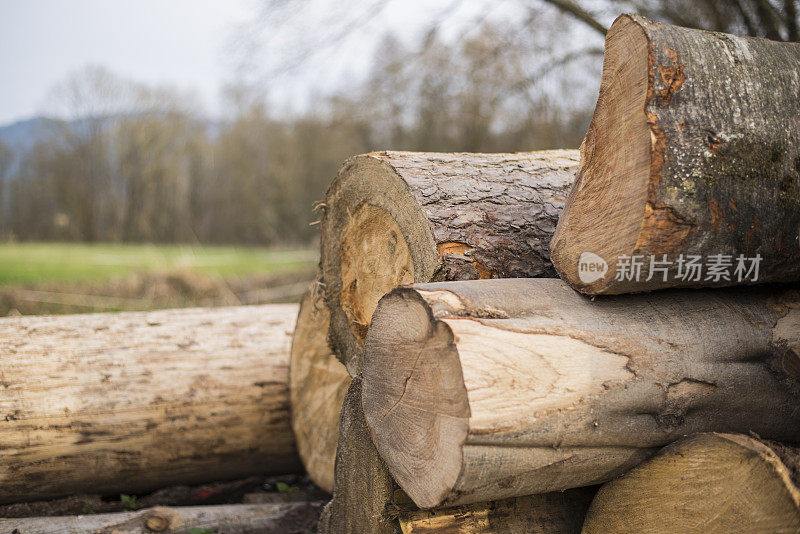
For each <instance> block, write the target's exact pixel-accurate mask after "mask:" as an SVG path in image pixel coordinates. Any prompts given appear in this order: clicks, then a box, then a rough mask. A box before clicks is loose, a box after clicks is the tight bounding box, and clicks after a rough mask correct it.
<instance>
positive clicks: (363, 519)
mask: <svg viewBox="0 0 800 534" xmlns="http://www.w3.org/2000/svg"><path fill="white" fill-rule="evenodd" d="M361 394H362V384H361V378H360V377H358V378H355V379H353V381H352V383H351V385H350V388H349V390H348V392H347V395H346V397H345V401H344V406H343V408H342V420H341V422H342V427H341V433H340V438H339V448H338V451H337V457H336V487H335V489H334V493H333V500H332V501H331V502H330V503H329V504H328V505H327V506H326V507H325V510H324V511H323V513H322V517H321V518H320V528H319V533H320V534H339V533H340V532H358V533H359V534H422V533H430V534H433V533H442V534H444V533H446V532H475V533H479V532H487V533H489V532H492V533H494V534H513V533H517V532H538V533H541V534H572V533H575V534H577V533H578V532H580V530H581V525H582V524H583V518H584V515H585V514H586V510H587V508H588V507H589V503H590V502H591V500H592V497H593V496H594V494H595V492H596V491H597V488H580V489H576V490H568V491H565V492H554V493H547V494H543V495H530V496H524V497H518V498H513V499H505V500H501V501H496V502H484V503H478V504H473V505H469V506H459V507H452V508H440V509H435V510H419V509H418V508H417V507H416V506H415V505H414V503H412V502H411V500H410V499H409V498H408V496H407V495H406V494H405V493H404V492H403V490H402V489H400V487H399V486H398V485H397V483H396V482H395V481H394V480H393V479H392V477H391V475H390V474H389V472H388V470H387V469H386V466H385V465H384V463H383V461H382V460H381V458H380V456H379V455H378V451H377V450H376V449H375V445H374V444H373V443H372V438H371V437H370V434H369V430H368V429H367V424H366V421H365V419H364V412H363V409H362V407H361Z"/></svg>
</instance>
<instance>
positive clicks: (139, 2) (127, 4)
mask: <svg viewBox="0 0 800 534" xmlns="http://www.w3.org/2000/svg"><path fill="white" fill-rule="evenodd" d="M292 1H293V2H296V1H297V0H292ZM305 1H306V2H307V3H308V4H310V8H308V5H307V9H306V13H292V12H291V11H289V12H287V13H283V14H281V17H283V19H276V20H272V21H271V22H269V21H268V23H267V24H266V25H265V26H264V27H263V30H262V31H261V32H260V33H259V34H257V35H256V36H255V37H256V40H257V41H259V42H263V43H264V47H265V48H264V49H261V50H259V51H258V53H257V54H256V53H254V55H253V56H252V61H251V62H250V64H249V65H246V66H245V69H244V71H247V70H248V69H249V70H250V71H252V70H258V71H259V72H261V73H269V72H276V71H280V70H281V68H282V66H285V65H286V64H287V61H288V62H289V64H291V62H292V61H294V60H295V59H296V57H297V54H302V52H303V50H304V49H313V48H314V47H315V46H316V47H317V48H321V49H324V48H325V47H324V46H319V45H322V44H324V43H326V42H330V41H332V40H336V35H337V32H340V31H342V29H343V28H347V27H348V26H347V24H349V23H352V24H353V25H355V26H356V27H357V28H356V29H354V30H353V31H351V32H349V33H351V34H352V36H350V37H348V38H347V39H346V40H338V41H337V42H339V44H338V45H337V47H336V49H335V50H328V51H324V50H323V52H322V53H319V54H313V56H312V57H311V58H310V59H308V60H307V61H306V63H307V65H306V68H305V69H302V71H300V72H297V71H295V70H293V69H289V72H284V73H283V74H281V76H279V77H278V76H275V77H274V78H277V79H272V80H267V79H264V78H261V79H262V80H263V83H264V84H265V85H271V86H272V87H271V89H272V92H273V93H274V95H273V96H274V97H275V98H277V99H278V100H279V101H281V100H284V101H286V102H288V103H289V104H296V103H297V102H296V101H297V99H298V98H300V99H302V98H303V97H304V95H308V94H309V93H313V92H315V91H316V92H320V91H321V90H322V89H324V87H326V86H334V85H337V84H341V83H342V82H343V81H345V80H346V79H347V78H348V77H351V76H359V75H361V74H363V73H364V71H365V70H366V67H367V66H368V64H369V62H370V60H371V57H372V51H373V50H374V46H375V44H376V43H377V42H378V41H379V39H380V37H381V36H382V35H383V34H384V33H385V32H386V31H387V30H391V31H394V32H395V33H397V34H399V35H400V37H401V38H407V39H409V40H411V39H412V38H413V37H414V36H415V35H418V34H419V33H420V32H422V31H424V30H425V29H426V28H427V27H428V26H429V25H430V24H431V23H432V22H433V21H436V20H437V17H445V16H446V17H445V18H446V19H447V23H446V24H445V25H444V27H443V29H444V30H445V31H447V29H448V25H449V26H450V28H451V30H452V28H456V27H458V26H459V25H461V27H463V26H464V24H465V22H466V21H470V20H474V17H475V16H476V15H477V14H480V13H481V12H485V11H498V10H499V11H503V10H504V9H505V10H508V9H513V4H514V2H513V1H510V0H505V1H503V0H500V1H498V2H496V3H495V4H493V5H492V7H491V8H490V9H487V7H486V4H484V3H483V0H384V1H383V2H379V1H375V0H358V1H348V0H305ZM301 4H302V3H301ZM315 4H316V5H315ZM257 5H258V2H257V0H225V1H222V0H216V1H214V0H136V1H129V0H0V50H2V52H0V72H2V75H1V76H0V79H1V80H2V82H1V83H0V124H6V123H9V122H12V121H16V120H20V119H25V118H29V117H31V116H34V115H37V114H41V113H46V112H47V104H48V102H47V94H48V92H49V90H50V89H51V88H52V87H53V86H54V85H55V84H57V83H58V82H59V81H61V80H63V79H65V77H66V76H68V75H69V74H70V73H71V72H75V71H76V70H78V69H80V68H81V67H84V66H86V65H100V66H103V67H106V68H107V69H109V70H110V71H112V72H114V73H115V74H118V75H120V76H124V77H126V78H130V79H134V80H137V81H141V82H146V83H149V84H166V85H170V86H174V87H176V88H178V89H181V90H190V91H193V92H194V93H195V94H196V95H197V98H198V99H199V101H200V103H201V104H202V105H203V106H204V108H205V109H206V111H207V112H208V114H209V115H212V116H214V115H217V114H218V113H219V112H220V98H219V96H220V89H221V87H222V85H223V84H224V83H226V82H229V81H232V80H234V79H235V78H236V76H237V75H238V76H241V75H242V73H243V69H242V66H241V59H242V57H243V54H242V51H241V50H242V49H241V47H240V46H238V45H237V44H236V43H238V42H239V41H237V36H241V28H242V25H243V24H245V23H247V22H248V21H252V20H253V19H254V17H255V15H256V14H257ZM289 5H300V4H291V3H290V4H289ZM337 9H338V10H339V12H337ZM293 16H294V17H295V18H296V19H297V20H296V21H295V23H291V24H287V23H286V22H287V20H288V21H289V22H291V20H290V19H291V17H293ZM348 21H349V22H348ZM275 25H280V26H281V27H282V28H283V29H282V30H281V31H278V30H275V29H274V28H273V27H272V26H275ZM326 26H327V28H326ZM237 67H238V69H237ZM284 70H285V69H284ZM244 74H245V75H248V74H250V75H252V74H253V72H244Z"/></svg>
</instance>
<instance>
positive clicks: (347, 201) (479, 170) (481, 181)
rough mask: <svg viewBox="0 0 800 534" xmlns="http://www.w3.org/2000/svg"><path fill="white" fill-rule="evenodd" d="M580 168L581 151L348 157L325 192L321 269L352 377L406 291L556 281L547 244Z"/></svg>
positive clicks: (333, 333) (337, 346)
mask: <svg viewBox="0 0 800 534" xmlns="http://www.w3.org/2000/svg"><path fill="white" fill-rule="evenodd" d="M577 165H578V154H577V151H574V150H554V151H547V152H530V153H525V154H431V153H415V152H374V153H371V154H366V155H362V156H357V157H354V158H351V159H349V160H347V161H346V162H345V163H344V165H343V166H342V168H341V170H340V171H339V173H338V175H337V176H336V178H335V179H334V180H333V182H332V183H331V185H330V188H329V189H328V193H327V195H326V200H325V215H324V217H323V220H322V252H321V254H322V259H321V265H322V275H323V279H324V281H325V300H326V303H327V305H328V308H329V309H330V312H331V328H330V339H331V346H332V347H333V349H334V352H335V353H336V354H337V356H339V358H341V359H342V361H343V362H344V363H345V364H346V365H347V369H348V371H349V372H350V374H351V375H352V376H355V375H356V374H358V372H359V370H360V369H361V361H362V359H363V353H364V347H363V345H364V336H365V334H366V331H367V327H368V326H369V321H370V318H371V317H372V312H373V311H374V310H375V306H376V305H377V303H378V300H379V299H380V298H381V297H382V296H383V295H384V294H386V293H387V292H389V291H390V290H392V289H393V288H395V287H396V286H397V285H399V284H404V283H412V282H430V281H434V280H471V279H477V278H510V277H533V276H552V275H554V274H555V271H554V270H553V267H552V265H551V264H550V259H549V250H548V244H549V242H550V238H551V237H552V234H553V231H554V229H555V226H556V222H557V218H558V215H559V213H560V212H561V209H562V206H563V205H564V202H565V200H566V196H567V193H568V189H569V187H570V186H571V185H572V181H573V179H574V175H575V171H576V170H577Z"/></svg>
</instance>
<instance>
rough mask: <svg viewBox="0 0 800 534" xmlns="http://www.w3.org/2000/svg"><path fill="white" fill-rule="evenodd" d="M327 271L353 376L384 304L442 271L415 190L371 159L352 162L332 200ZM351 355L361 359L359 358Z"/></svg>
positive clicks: (337, 333) (335, 336)
mask: <svg viewBox="0 0 800 534" xmlns="http://www.w3.org/2000/svg"><path fill="white" fill-rule="evenodd" d="M327 204H328V211H327V213H326V216H325V218H324V220H323V223H322V224H323V241H322V261H321V266H322V271H323V278H324V280H325V282H326V295H325V298H326V301H327V303H328V307H329V308H330V309H331V325H332V326H331V344H332V346H333V348H334V349H335V352H336V354H338V355H340V357H342V358H343V360H344V363H345V364H346V365H347V367H348V370H349V371H350V373H351V375H354V376H355V375H356V374H357V373H358V371H359V369H360V366H361V361H360V360H361V357H360V356H361V354H362V353H363V345H364V338H365V336H366V332H367V327H368V326H369V321H370V318H371V317H372V313H373V312H374V311H375V307H376V306H377V304H378V300H380V298H381V297H382V296H383V295H384V294H385V293H387V292H389V291H391V290H392V289H393V288H395V287H397V286H398V285H400V284H407V283H412V282H414V281H417V279H416V278H415V274H416V275H417V276H418V277H422V278H423V279H425V278H427V279H429V278H430V277H431V276H432V275H433V273H434V271H435V270H436V269H437V267H438V264H439V257H438V255H437V254H436V252H435V250H436V247H435V244H434V241H433V234H432V233H431V229H430V226H429V224H428V223H427V219H426V218H425V216H424V215H423V214H422V212H421V209H420V207H419V205H418V203H417V201H416V200H415V199H414V195H413V194H412V193H411V191H410V190H409V188H408V185H407V184H406V183H405V182H404V181H403V179H402V178H401V177H400V176H399V175H398V174H397V172H396V171H395V170H394V169H393V168H392V166H391V165H389V164H388V163H386V162H385V161H382V160H380V159H378V158H375V157H371V156H370V155H365V156H358V157H355V158H351V159H350V160H348V162H347V163H345V165H344V167H343V168H342V170H341V171H340V172H339V175H338V176H337V177H336V179H335V180H334V182H333V183H332V185H331V188H330V189H329V191H328V195H327ZM351 355H354V356H353V357H352V359H351Z"/></svg>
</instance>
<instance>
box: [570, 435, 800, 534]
mask: <svg viewBox="0 0 800 534" xmlns="http://www.w3.org/2000/svg"><path fill="white" fill-rule="evenodd" d="M583 531H584V532H585V533H586V534H600V533H606V532H686V533H698V534H700V533H707V532H751V533H763V534H777V533H785V534H789V533H796V532H800V449H797V448H794V447H788V446H786V445H782V444H779V443H775V442H770V441H766V440H761V439H756V438H755V437H750V436H744V435H741V434H697V435H694V436H689V437H687V438H684V439H682V440H680V441H678V442H675V443H673V444H671V445H669V446H667V447H665V448H664V449H662V450H661V451H660V452H659V453H658V454H657V455H655V456H654V457H653V458H651V459H650V460H648V461H646V462H645V463H643V464H642V465H640V466H637V467H635V468H634V469H633V470H631V471H630V472H628V473H626V474H624V475H623V476H621V477H620V478H618V479H616V480H613V481H611V482H608V483H607V484H605V485H604V486H603V487H602V488H601V489H600V492H599V493H598V494H597V497H596V498H595V500H594V501H593V502H592V506H591V508H590V509H589V514H588V516H587V518H586V523H585V525H584V530H583Z"/></svg>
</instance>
